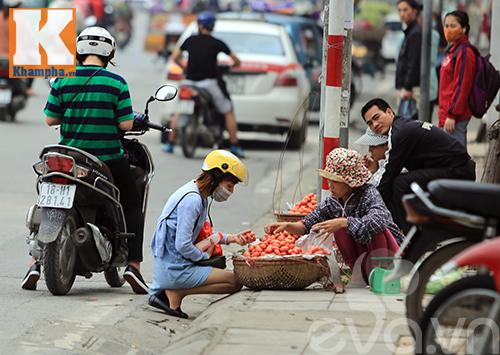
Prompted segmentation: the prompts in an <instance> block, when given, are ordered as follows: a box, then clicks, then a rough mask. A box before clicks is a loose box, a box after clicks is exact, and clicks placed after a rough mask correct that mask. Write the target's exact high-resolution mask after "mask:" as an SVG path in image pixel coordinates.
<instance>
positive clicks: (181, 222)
mask: <svg viewBox="0 0 500 355" xmlns="http://www.w3.org/2000/svg"><path fill="white" fill-rule="evenodd" d="M247 176H248V175H247V169H246V166H245V165H244V164H243V163H242V162H241V160H240V159H238V158H237V157H236V156H235V155H234V154H232V153H230V152H228V151H224V150H214V151H212V152H210V153H209V154H208V155H207V156H206V158H205V160H204V163H203V167H202V173H201V174H200V175H199V176H198V178H196V179H195V180H190V181H189V182H187V183H186V184H185V185H184V186H182V187H180V188H179V189H178V190H177V191H175V192H174V193H173V194H172V195H171V196H170V197H169V199H168V201H167V203H166V204H165V207H164V208H163V211H162V213H161V215H160V218H159V219H158V223H157V227H156V231H155V233H154V236H153V241H152V245H151V247H152V252H153V258H154V262H153V282H152V285H151V287H150V289H149V290H150V291H149V294H150V297H149V305H151V306H153V307H156V308H159V309H161V310H163V311H164V312H165V313H167V314H168V315H172V316H176V317H180V318H187V317H188V315H187V314H186V313H184V312H183V311H182V310H181V303H182V300H183V298H184V297H186V296H188V295H193V294H225V293H229V294H231V293H235V292H238V291H239V290H240V289H241V287H242V285H241V284H240V283H239V282H238V281H237V280H236V278H235V275H234V273H233V272H231V271H228V270H222V269H217V268H213V267H211V266H200V265H197V264H196V263H197V262H199V261H201V260H206V259H209V258H210V256H211V252H212V251H213V247H211V248H209V249H208V250H205V249H204V248H202V247H201V246H200V245H199V244H196V245H195V244H194V243H195V240H196V238H197V236H198V234H199V232H200V230H201V228H202V226H203V224H204V223H205V221H206V220H207V217H209V201H208V198H209V197H211V198H212V199H213V200H215V201H217V202H222V201H225V200H227V199H228V198H229V196H230V195H231V194H232V193H233V191H234V187H235V185H236V184H238V183H247V181H248V177H247ZM247 232H249V231H243V232H240V233H237V234H224V233H221V232H219V233H217V234H218V235H220V236H221V238H222V240H221V243H223V244H224V243H225V244H229V243H238V244H240V245H245V244H247V243H250V242H252V241H253V240H255V238H253V237H251V236H247V235H246V233H247Z"/></svg>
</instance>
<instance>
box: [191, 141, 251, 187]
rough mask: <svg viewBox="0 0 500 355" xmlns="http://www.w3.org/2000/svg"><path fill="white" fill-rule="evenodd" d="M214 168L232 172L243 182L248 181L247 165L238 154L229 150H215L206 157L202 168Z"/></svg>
mask: <svg viewBox="0 0 500 355" xmlns="http://www.w3.org/2000/svg"><path fill="white" fill-rule="evenodd" d="M213 169H219V170H220V171H222V172H223V173H227V174H231V175H233V176H234V177H235V178H236V179H238V180H239V181H240V182H242V183H243V184H247V183H248V171H247V167H246V166H245V164H243V162H242V161H241V160H240V159H239V158H238V157H237V156H236V155H234V154H233V153H231V152H228V151H227V150H222V149H217V150H213V151H211V152H210V153H208V155H207V156H206V157H205V160H204V161H203V166H202V167H201V170H203V171H210V170H213Z"/></svg>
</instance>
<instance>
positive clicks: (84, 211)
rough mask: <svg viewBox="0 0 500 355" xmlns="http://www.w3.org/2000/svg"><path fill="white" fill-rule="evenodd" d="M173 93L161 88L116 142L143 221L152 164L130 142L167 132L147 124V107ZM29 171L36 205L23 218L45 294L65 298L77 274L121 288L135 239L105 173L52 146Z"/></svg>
mask: <svg viewBox="0 0 500 355" xmlns="http://www.w3.org/2000/svg"><path fill="white" fill-rule="evenodd" d="M176 94H177V89H176V88H175V87H173V86H169V85H164V86H162V87H160V88H159V89H158V90H157V91H156V93H155V95H154V96H151V97H150V98H149V99H148V100H147V103H146V109H145V111H144V116H143V117H144V119H143V120H142V122H141V123H140V124H138V123H137V120H134V127H133V129H132V130H131V131H129V132H127V133H123V136H122V139H121V140H122V145H123V149H124V151H125V157H126V158H127V159H128V161H129V163H130V168H131V171H132V175H133V176H134V177H135V181H136V188H137V191H138V192H139V194H140V196H141V199H142V214H143V217H144V215H145V212H146V205H147V200H148V193H149V188H150V183H151V180H152V178H153V175H154V165H153V159H152V157H151V154H150V153H149V150H148V149H147V147H146V146H145V145H144V144H142V143H141V142H139V141H138V140H137V139H134V138H129V137H134V136H140V135H143V134H144V133H146V132H147V131H148V130H149V129H155V130H160V131H163V130H166V128H165V127H162V126H159V125H156V124H154V123H151V122H150V121H149V116H148V105H149V104H150V103H151V102H153V101H170V100H172V99H173V98H174V97H175V96H176ZM33 169H34V171H35V173H36V174H37V179H36V188H37V193H38V200H37V202H36V204H34V205H33V206H31V207H30V208H29V210H28V213H27V216H26V226H27V228H28V229H29V232H30V234H29V236H28V237H27V243H28V245H29V250H30V254H31V255H32V256H33V257H34V258H35V259H37V260H40V261H41V264H42V268H43V272H44V276H45V283H46V285H47V288H48V289H49V291H50V292H51V293H52V294H53V295H65V294H67V293H68V292H69V291H70V289H71V287H72V285H73V282H74V280H75V277H76V276H77V275H80V276H85V277H86V278H90V277H91V276H92V273H97V272H104V277H105V279H106V282H107V283H108V284H109V285H110V286H111V287H121V286H122V285H123V283H124V279H123V277H122V276H121V273H120V270H119V269H120V268H122V267H124V266H126V264H127V256H128V247H127V240H128V238H134V234H132V233H128V232H127V227H126V220H125V215H124V210H123V207H122V205H121V204H120V191H119V189H118V187H117V186H116V185H115V184H114V181H113V176H112V174H111V171H110V170H109V168H108V167H107V166H106V164H105V163H103V162H102V161H100V160H99V159H97V158H96V157H95V156H93V155H91V154H89V153H87V152H85V151H83V150H80V149H77V148H73V147H69V146H64V145H59V144H54V145H49V146H46V147H44V148H43V149H42V151H41V153H40V161H38V162H37V163H35V164H34V165H33Z"/></svg>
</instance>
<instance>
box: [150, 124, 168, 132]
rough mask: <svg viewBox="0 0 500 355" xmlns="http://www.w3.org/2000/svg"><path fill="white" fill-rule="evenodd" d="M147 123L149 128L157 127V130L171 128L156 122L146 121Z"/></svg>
mask: <svg viewBox="0 0 500 355" xmlns="http://www.w3.org/2000/svg"><path fill="white" fill-rule="evenodd" d="M146 125H147V126H148V128H151V129H156V130H157V131H162V132H169V131H170V129H169V128H167V127H165V126H160V125H158V124H156V123H151V122H148V123H146Z"/></svg>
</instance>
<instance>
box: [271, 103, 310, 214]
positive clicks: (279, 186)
mask: <svg viewBox="0 0 500 355" xmlns="http://www.w3.org/2000/svg"><path fill="white" fill-rule="evenodd" d="M311 97H312V93H309V95H308V96H307V97H306V98H305V99H304V100H303V101H302V103H301V104H300V105H299V108H298V109H297V111H296V112H295V114H294V116H293V119H292V122H291V123H290V127H293V126H294V123H295V122H296V121H297V119H298V117H299V113H300V112H301V111H302V110H303V109H304V108H306V111H305V112H306V113H305V115H307V112H308V110H307V108H308V107H309V100H310V99H311ZM317 98H318V96H317V95H316V99H317ZM304 119H305V120H306V122H305V124H308V119H307V118H306V117H304ZM291 133H292V130H291V129H290V130H289V131H288V134H287V137H286V139H285V143H284V145H283V149H282V151H281V153H280V158H279V160H278V169H277V173H276V179H275V184H274V190H273V211H274V212H275V213H281V212H282V210H281V198H282V196H283V163H284V158H285V153H286V150H287V147H288V143H289V141H290V138H291ZM304 147H305V144H302V145H301V147H300V150H299V164H300V169H299V178H298V181H297V185H296V188H295V190H294V193H293V196H292V201H295V198H296V195H297V192H298V193H299V194H300V195H302V178H303V174H304ZM278 191H279V193H278ZM291 207H292V206H289V208H288V209H290V208H291Z"/></svg>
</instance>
